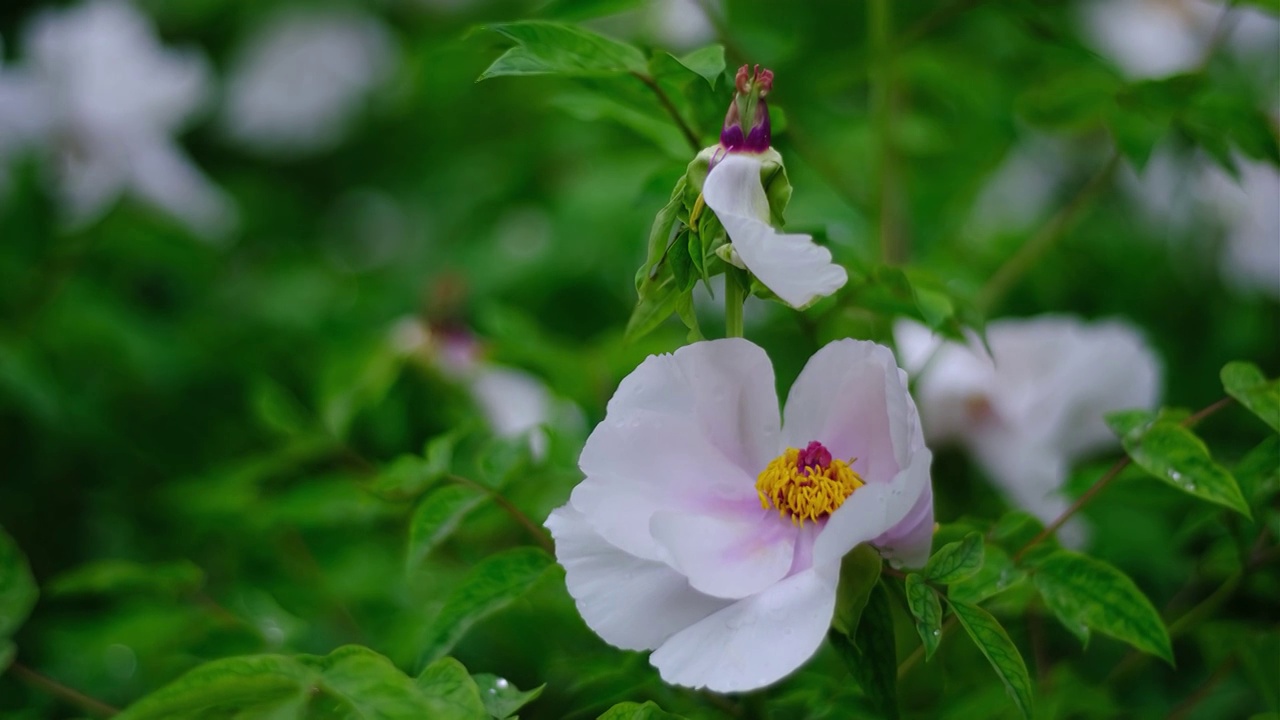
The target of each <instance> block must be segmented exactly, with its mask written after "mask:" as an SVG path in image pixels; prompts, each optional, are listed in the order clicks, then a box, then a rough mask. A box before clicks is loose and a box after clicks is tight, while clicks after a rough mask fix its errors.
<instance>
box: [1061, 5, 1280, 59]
mask: <svg viewBox="0 0 1280 720" xmlns="http://www.w3.org/2000/svg"><path fill="white" fill-rule="evenodd" d="M1224 5H1225V4H1224V3H1218V2H1207V1H1206V0H1091V2H1087V3H1085V4H1083V5H1082V6H1081V8H1080V9H1081V20H1082V23H1083V25H1084V28H1083V30H1084V35H1085V38H1086V40H1087V41H1088V42H1089V44H1091V45H1093V47H1094V49H1096V50H1097V51H1098V52H1100V53H1102V54H1103V55H1105V56H1107V57H1109V58H1111V59H1112V60H1113V61H1114V62H1115V63H1116V64H1117V65H1119V66H1120V69H1121V70H1123V71H1124V73H1125V75H1127V76H1128V77H1129V78H1131V79H1143V78H1159V77H1165V76H1168V75H1173V74H1175V73H1180V72H1188V71H1192V70H1195V69H1196V68H1197V67H1199V66H1200V64H1201V63H1202V62H1203V61H1204V55H1205V52H1206V51H1207V50H1208V48H1209V45H1210V43H1211V42H1212V40H1213V36H1214V33H1215V32H1216V31H1217V30H1218V27H1219V23H1220V22H1222V15H1223V13H1224V12H1226V11H1227V10H1228V9H1227V8H1226V7H1224ZM1230 12H1231V13H1232V15H1233V16H1234V17H1232V18H1231V19H1229V20H1228V21H1227V22H1228V23H1229V25H1224V26H1222V27H1223V28H1226V29H1227V30H1228V31H1229V32H1230V33H1231V37H1230V38H1229V42H1228V50H1230V51H1231V52H1232V53H1234V54H1236V55H1237V56H1243V57H1249V56H1257V57H1260V58H1263V59H1264V60H1271V61H1274V58H1275V52H1276V50H1275V48H1276V43H1277V42H1278V41H1280V34H1278V33H1277V31H1278V29H1280V25H1277V23H1276V21H1275V18H1274V16H1271V15H1269V14H1267V13H1266V12H1264V11H1262V10H1257V9H1253V8H1249V7H1243V6H1242V7H1232V8H1230Z"/></svg>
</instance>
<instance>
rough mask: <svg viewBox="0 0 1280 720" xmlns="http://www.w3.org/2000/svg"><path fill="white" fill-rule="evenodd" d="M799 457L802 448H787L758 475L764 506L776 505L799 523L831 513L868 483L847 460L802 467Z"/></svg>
mask: <svg viewBox="0 0 1280 720" xmlns="http://www.w3.org/2000/svg"><path fill="white" fill-rule="evenodd" d="M799 459H800V451H799V450H798V449H796V448H787V451H786V452H784V453H782V454H781V455H779V456H778V457H776V458H774V460H773V462H771V463H769V466H768V467H766V468H765V469H764V470H763V471H762V472H761V473H760V476H759V477H758V478H756V493H757V494H758V495H759V496H760V507H762V508H765V509H768V507H769V505H770V504H772V505H773V507H776V508H778V513H779V514H780V515H782V516H783V517H786V516H787V515H790V516H791V522H793V523H795V524H796V525H800V526H803V525H804V522H805V521H806V520H812V521H814V522H817V521H818V520H819V519H820V518H823V517H826V516H828V515H830V514H831V513H833V512H835V511H836V508H838V507H840V506H841V505H843V504H844V501H845V500H846V499H848V497H849V496H850V495H852V494H853V491H854V490H857V489H858V488H860V487H862V486H863V485H864V484H865V483H863V481H862V476H860V475H858V473H857V472H855V471H854V469H853V468H851V467H849V464H848V463H846V462H845V461H843V460H834V459H833V460H832V461H831V462H830V463H828V464H827V467H818V466H809V467H807V468H802V467H800V463H799Z"/></svg>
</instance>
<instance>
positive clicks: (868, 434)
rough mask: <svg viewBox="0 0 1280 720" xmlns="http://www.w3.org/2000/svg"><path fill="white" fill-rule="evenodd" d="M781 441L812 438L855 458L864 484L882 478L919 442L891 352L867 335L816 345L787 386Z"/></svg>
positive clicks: (904, 460)
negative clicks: (798, 372)
mask: <svg viewBox="0 0 1280 720" xmlns="http://www.w3.org/2000/svg"><path fill="white" fill-rule="evenodd" d="M784 415H785V417H786V422H785V424H784V426H783V430H784V438H785V439H786V441H787V444H788V445H790V446H792V447H804V446H805V445H806V444H807V443H808V442H809V441H811V440H817V441H819V442H821V443H822V444H823V445H826V446H827V449H828V450H830V451H831V454H832V456H834V457H837V458H841V459H844V460H849V459H851V458H856V459H857V461H856V462H855V463H854V465H853V468H854V470H857V471H858V472H859V473H860V474H861V475H862V478H863V480H866V481H867V482H869V483H884V482H888V480H889V479H890V478H892V477H893V476H894V475H896V474H897V473H898V470H899V469H900V468H902V467H905V466H906V464H907V462H908V460H909V458H910V455H911V453H912V452H914V451H916V450H918V449H919V448H922V447H924V437H923V435H922V434H921V430H920V423H919V419H918V417H917V415H916V407H915V403H914V402H913V401H912V400H911V396H910V395H908V394H907V383H906V377H905V375H904V374H903V373H902V372H901V371H900V370H899V369H898V366H897V363H896V362H895V361H894V358H893V353H891V352H890V351H889V349H888V348H886V347H884V346H883V345H877V344H876V343H873V342H868V341H865V340H838V341H836V342H832V343H829V344H827V346H826V347H824V348H822V349H821V350H819V351H818V352H817V353H816V354H814V356H813V357H812V358H810V359H809V363H808V364H807V365H805V367H804V370H803V371H801V373H800V377H798V378H797V379H796V382H795V384H794V385H792V386H791V393H790V395H788V396H787V405H786V410H785V412H784Z"/></svg>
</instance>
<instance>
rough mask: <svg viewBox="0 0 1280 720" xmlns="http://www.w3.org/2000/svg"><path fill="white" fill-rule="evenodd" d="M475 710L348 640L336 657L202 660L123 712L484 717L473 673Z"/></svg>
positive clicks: (399, 719)
mask: <svg viewBox="0 0 1280 720" xmlns="http://www.w3.org/2000/svg"><path fill="white" fill-rule="evenodd" d="M462 677H463V678H464V679H465V681H466V683H469V684H470V686H471V690H472V692H473V693H474V694H475V700H476V704H475V706H474V708H472V710H473V711H470V712H469V711H467V709H466V708H464V707H462V706H459V705H457V704H454V703H450V702H441V700H440V696H439V695H438V694H433V693H432V692H430V691H432V690H435V689H438V687H433V686H424V685H423V684H421V683H420V682H416V681H414V680H413V679H411V678H409V677H407V676H406V675H405V674H404V673H402V672H401V671H400V670H399V669H397V668H396V667H395V665H393V664H392V663H391V661H390V660H388V659H387V658H385V657H383V656H382V655H379V654H378V653H376V652H374V651H372V650H370V649H368V648H365V647H360V646H356V645H347V646H344V647H340V648H338V649H336V650H334V651H333V652H332V653H330V654H329V655H324V656H320V655H296V656H285V655H256V656H247V657H233V658H225V659H222V660H214V661H213V662H209V663H206V664H204V665H201V666H199V667H197V668H195V669H194V670H191V671H189V672H188V673H186V674H185V675H183V676H182V677H179V678H178V679H177V680H174V681H173V682H171V683H169V684H168V685H166V686H164V687H162V688H160V689H159V690H157V691H156V692H154V693H151V694H150V695H148V696H146V697H144V698H142V699H141V700H139V701H138V702H136V703H134V704H133V705H132V706H130V707H129V708H128V709H127V710H125V711H124V712H123V713H121V714H120V715H119V716H118V717H119V718H121V720H146V719H148V718H156V719H157V720H159V719H161V718H178V717H180V718H193V719H195V718H201V719H204V718H207V719H209V720H213V718H225V717H241V718H247V717H255V718H257V717H302V716H303V715H302V713H303V712H304V711H306V712H308V713H309V714H310V715H314V716H317V717H335V718H380V719H383V720H420V719H421V718H433V720H434V719H437V718H438V719H439V720H484V718H486V714H485V712H484V706H483V704H481V703H480V701H479V692H478V690H476V688H475V683H474V682H473V681H472V680H471V678H470V676H469V675H467V674H466V670H465V669H464V670H463V671H462Z"/></svg>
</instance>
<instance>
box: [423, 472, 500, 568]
mask: <svg viewBox="0 0 1280 720" xmlns="http://www.w3.org/2000/svg"><path fill="white" fill-rule="evenodd" d="M486 498H487V496H486V495H485V494H484V493H482V492H480V491H479V490H477V489H475V488H472V487H467V486H466V485H460V484H451V485H445V486H444V487H440V488H437V489H435V490H433V491H432V492H431V493H430V494H429V495H427V496H426V497H424V498H423V499H422V502H420V503H418V507H417V509H416V510H414V511H413V519H412V520H410V521H409V553H408V561H407V567H409V568H411V569H412V568H416V567H417V566H418V565H419V564H421V563H422V561H423V560H425V559H426V557H427V555H428V554H430V553H431V551H432V550H434V549H435V547H436V546H437V545H439V544H440V543H441V542H442V541H444V539H445V538H447V537H449V535H450V534H452V533H453V531H454V530H456V529H457V527H458V525H459V524H460V523H461V522H462V520H463V518H465V517H466V516H467V514H468V513H470V512H471V511H472V510H474V509H475V508H477V507H479V506H480V504H481V503H483V502H484V501H485V499H486Z"/></svg>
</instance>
